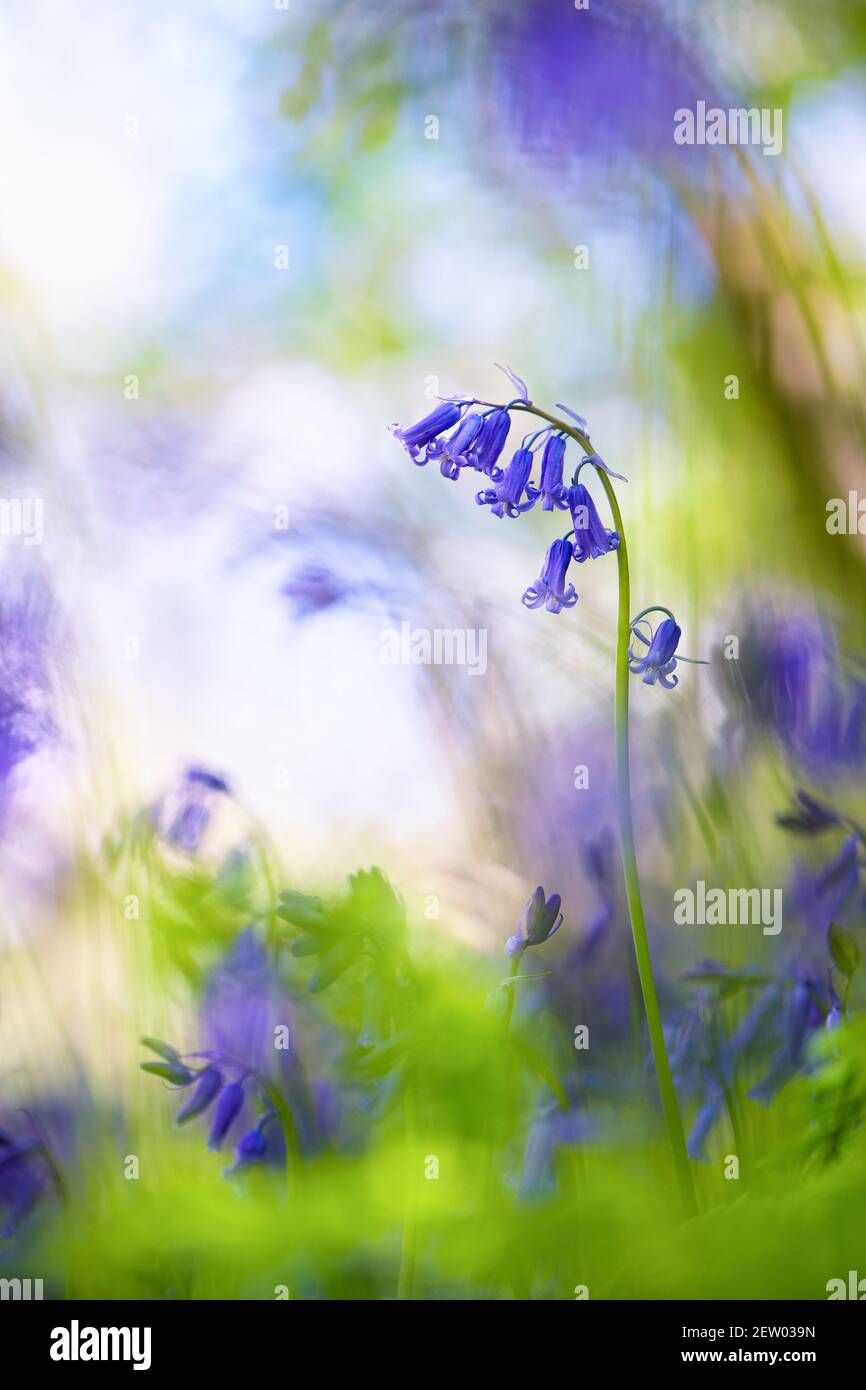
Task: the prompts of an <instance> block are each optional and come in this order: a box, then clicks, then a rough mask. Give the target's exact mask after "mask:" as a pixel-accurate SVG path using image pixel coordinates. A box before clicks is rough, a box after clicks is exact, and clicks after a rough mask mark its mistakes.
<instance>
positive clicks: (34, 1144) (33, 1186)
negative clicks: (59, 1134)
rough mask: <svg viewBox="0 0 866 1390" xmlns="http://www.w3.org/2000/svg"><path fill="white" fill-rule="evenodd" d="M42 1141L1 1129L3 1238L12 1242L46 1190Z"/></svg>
mask: <svg viewBox="0 0 866 1390" xmlns="http://www.w3.org/2000/svg"><path fill="white" fill-rule="evenodd" d="M42 1153H43V1148H42V1145H41V1143H40V1142H39V1140H38V1139H34V1138H27V1139H16V1138H14V1136H13V1135H11V1134H9V1133H7V1131H6V1130H4V1129H0V1213H2V1225H0V1237H2V1238H3V1239H6V1240H8V1239H10V1238H11V1237H12V1236H13V1235H14V1234H15V1231H16V1229H17V1227H18V1226H19V1224H20V1223H21V1222H22V1221H23V1220H24V1218H25V1217H26V1216H27V1215H28V1214H29V1213H30V1211H31V1210H32V1209H33V1207H34V1206H35V1205H36V1203H37V1201H38V1200H39V1198H40V1196H41V1195H42V1191H43V1188H44V1182H43V1176H42V1173H41V1169H40V1158H41V1155H42Z"/></svg>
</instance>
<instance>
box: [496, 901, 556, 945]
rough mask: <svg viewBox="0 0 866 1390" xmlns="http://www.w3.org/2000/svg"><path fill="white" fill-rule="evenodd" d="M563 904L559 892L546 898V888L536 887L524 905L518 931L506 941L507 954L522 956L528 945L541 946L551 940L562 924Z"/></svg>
mask: <svg viewBox="0 0 866 1390" xmlns="http://www.w3.org/2000/svg"><path fill="white" fill-rule="evenodd" d="M561 906H562V899H561V898H560V896H559V894H558V893H552V894H551V896H550V897H549V898H545V895H544V889H543V888H541V887H539V888H536V890H535V892H534V893H533V895H532V897H531V898H529V899H527V901H526V903H525V904H524V906H523V910H522V912H521V914H520V917H519V919H518V922H517V931H516V932H515V933H514V935H513V936H510V937H509V938H508V940H507V942H506V943H505V954H506V955H507V956H521V955H523V952H524V951H525V950H526V948H527V946H541V945H543V944H544V942H545V941H549V940H550V938H551V937H552V936H553V935H554V934H555V933H556V932H558V931H559V928H560V927H561V926H562V913H561V912H560V907H561Z"/></svg>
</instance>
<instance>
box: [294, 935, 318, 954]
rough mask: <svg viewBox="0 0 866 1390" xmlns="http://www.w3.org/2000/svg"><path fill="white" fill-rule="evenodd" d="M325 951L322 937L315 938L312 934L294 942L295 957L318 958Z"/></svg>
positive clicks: (298, 938)
mask: <svg viewBox="0 0 866 1390" xmlns="http://www.w3.org/2000/svg"><path fill="white" fill-rule="evenodd" d="M322 950H324V942H323V941H322V938H321V937H320V936H314V935H313V933H312V932H308V933H306V934H305V935H304V936H298V937H296V938H295V940H294V941H293V942H292V955H293V956H317V955H318V954H319V952H320V951H322Z"/></svg>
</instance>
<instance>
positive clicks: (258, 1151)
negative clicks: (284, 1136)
mask: <svg viewBox="0 0 866 1390" xmlns="http://www.w3.org/2000/svg"><path fill="white" fill-rule="evenodd" d="M272 1118H273V1116H272V1115H266V1116H265V1119H266V1120H269V1119H272ZM267 1152H268V1140H267V1136H266V1134H265V1133H264V1129H263V1124H262V1121H260V1122H259V1124H258V1125H257V1126H256V1128H255V1129H248V1130H247V1131H246V1133H245V1134H242V1135H241V1137H240V1139H239V1140H238V1145H237V1148H236V1149H235V1161H234V1163H233V1164H232V1166H231V1167H230V1168H227V1169H226V1173H227V1174H229V1173H234V1172H237V1170H238V1169H239V1168H248V1167H249V1166H250V1165H251V1164H253V1163H261V1161H262V1159H264V1158H266V1157H267Z"/></svg>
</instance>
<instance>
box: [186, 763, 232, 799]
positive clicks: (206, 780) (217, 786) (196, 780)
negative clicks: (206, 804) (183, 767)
mask: <svg viewBox="0 0 866 1390" xmlns="http://www.w3.org/2000/svg"><path fill="white" fill-rule="evenodd" d="M186 780H187V782H190V783H192V784H193V785H194V786H195V785H197V786H201V787H205V788H206V789H207V790H208V791H211V792H223V793H224V794H225V795H226V796H228V795H230V788H229V784H228V782H227V781H226V779H225V777H222V776H220V774H219V773H218V772H211V771H210V770H209V769H208V768H206V767H190V768H187V773H186Z"/></svg>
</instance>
